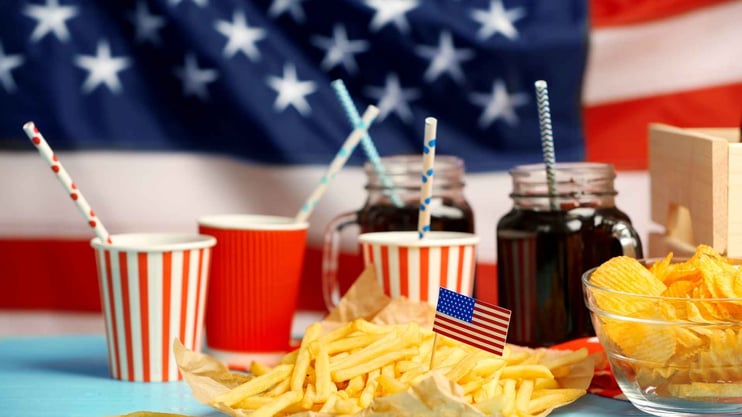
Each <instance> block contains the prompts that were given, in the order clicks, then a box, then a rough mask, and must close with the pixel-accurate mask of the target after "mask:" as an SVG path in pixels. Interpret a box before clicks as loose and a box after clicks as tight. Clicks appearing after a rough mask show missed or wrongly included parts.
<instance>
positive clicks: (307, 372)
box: [176, 319, 593, 417]
mask: <svg viewBox="0 0 742 417" xmlns="http://www.w3.org/2000/svg"><path fill="white" fill-rule="evenodd" d="M176 350H177V349H176ZM431 364H432V367H431ZM578 365H579V366H581V367H583V368H585V365H587V366H586V368H587V369H588V370H589V371H590V372H591V371H592V366H593V365H592V360H590V359H589V358H588V352H587V350H586V349H581V350H577V351H548V350H547V349H537V350H532V349H526V348H520V347H517V346H512V345H508V346H506V349H505V352H504V354H503V356H502V357H500V356H495V355H493V354H490V353H487V352H485V351H482V350H479V349H476V348H474V347H471V346H469V345H466V344H463V343H460V342H457V341H454V340H452V339H448V338H446V337H444V336H441V335H437V336H436V334H435V333H433V332H432V331H431V330H428V329H424V328H421V327H420V326H419V325H418V324H417V323H414V322H413V323H407V324H375V323H372V322H369V321H366V320H364V319H356V320H354V321H352V322H348V323H345V324H342V325H340V326H338V327H336V328H334V329H332V330H329V331H323V329H322V324H321V323H314V324H312V325H310V326H309V327H308V328H307V330H306V332H305V335H304V337H303V339H302V341H301V344H300V346H299V348H298V349H296V350H295V351H293V352H291V353H289V354H287V355H286V356H285V357H284V358H283V359H282V360H281V361H280V362H279V363H278V364H277V365H275V366H273V367H268V366H265V365H263V364H261V363H257V362H254V363H253V364H252V365H251V369H250V371H251V372H250V376H249V377H247V379H246V380H245V381H243V382H241V383H239V384H232V385H231V387H230V388H229V389H225V390H223V391H221V393H220V394H218V395H215V396H213V397H212V398H211V399H210V400H209V401H208V402H209V403H210V404H211V405H213V406H214V407H216V408H218V409H220V410H222V411H224V412H227V413H229V414H230V415H235V416H240V415H249V416H251V417H269V416H276V415H289V414H294V413H299V412H303V411H313V412H321V413H329V414H333V415H353V414H356V413H359V412H364V413H371V415H373V413H374V412H375V411H374V410H376V411H378V412H379V413H381V409H384V410H387V411H386V412H389V409H397V408H399V407H401V406H403V405H404V407H403V408H405V407H410V406H411V405H410V404H408V403H409V402H410V401H412V402H415V404H416V405H415V407H417V408H419V409H418V410H417V412H418V413H419V414H416V415H421V416H423V415H430V416H433V415H436V413H437V412H440V411H441V409H440V407H443V406H444V405H445V407H458V410H459V411H457V414H453V415H480V414H485V415H494V414H496V413H498V412H499V413H500V414H501V415H504V416H535V415H546V414H548V412H550V411H551V409H553V408H556V407H560V406H563V405H566V404H568V403H570V402H572V401H574V400H575V399H577V398H579V397H581V396H582V395H584V394H585V392H586V391H585V388H586V387H585V386H584V384H573V383H570V382H572V381H571V379H570V374H571V372H572V369H573V368H574V367H577V366H578ZM186 380H188V378H186ZM442 385H449V386H451V387H452V388H451V390H452V391H451V392H452V394H451V395H450V397H449V396H446V395H444V396H443V397H444V398H445V401H444V400H443V399H441V398H438V396H440V395H443V394H441V393H440V392H438V391H437V390H435V389H434V388H435V387H441V386H442ZM426 387H427V388H426ZM446 390H447V389H444V390H443V391H444V392H445V391H446ZM435 398H438V399H435ZM382 399H383V401H382ZM441 401H443V403H442V402H441ZM444 403H445V404H444ZM405 404H406V405H405ZM395 407H396V408H395ZM408 411H409V410H408ZM406 413H407V412H401V411H400V413H398V414H396V415H400V416H401V415H405V414H406ZM366 415H367V414H366ZM387 415H389V414H387Z"/></svg>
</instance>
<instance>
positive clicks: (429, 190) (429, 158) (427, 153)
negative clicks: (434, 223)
mask: <svg viewBox="0 0 742 417" xmlns="http://www.w3.org/2000/svg"><path fill="white" fill-rule="evenodd" d="M437 128H438V120H436V118H434V117H426V118H425V138H424V139H423V140H424V142H423V173H422V185H421V187H420V214H419V215H418V218H417V232H418V236H419V238H420V239H424V238H425V236H426V235H427V233H428V232H430V218H431V213H430V209H431V208H430V203H431V202H432V200H433V177H434V175H435V168H434V167H433V166H434V164H435V145H436V137H435V136H436V131H437Z"/></svg>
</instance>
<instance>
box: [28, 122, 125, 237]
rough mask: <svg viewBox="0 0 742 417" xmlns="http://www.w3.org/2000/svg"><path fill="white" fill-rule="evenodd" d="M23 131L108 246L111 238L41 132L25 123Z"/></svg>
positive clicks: (31, 123) (32, 125)
mask: <svg viewBox="0 0 742 417" xmlns="http://www.w3.org/2000/svg"><path fill="white" fill-rule="evenodd" d="M23 131H24V132H26V136H28V138H29V139H31V142H32V143H33V144H34V145H35V146H36V149H37V150H38V151H39V154H40V155H41V156H42V157H43V158H44V159H46V162H47V163H49V166H50V167H51V168H52V171H53V172H54V173H55V174H56V176H57V179H58V180H59V182H60V183H61V184H62V186H63V187H64V189H65V190H66V191H67V194H69V196H70V198H72V201H74V202H75V204H76V205H77V208H78V209H79V210H80V213H81V214H82V215H83V217H84V218H85V219H86V220H87V221H88V225H90V227H92V228H93V230H94V231H95V235H96V236H98V238H99V239H100V240H101V242H103V243H108V244H110V243H111V237H110V236H109V235H108V231H107V230H106V228H105V227H104V226H103V223H102V222H101V221H100V219H99V218H97V217H96V215H95V212H94V211H93V209H92V208H91V207H90V204H88V201H87V200H86V199H85V196H83V195H82V192H81V191H80V189H79V188H77V185H75V183H74V182H73V181H72V178H70V176H69V174H67V170H66V169H64V167H63V166H62V163H61V162H60V161H59V159H58V158H57V155H55V154H54V151H53V150H52V148H51V147H50V146H49V144H48V143H46V140H45V139H44V136H42V135H41V132H39V129H38V128H37V127H36V125H35V124H34V123H33V122H27V123H26V124H24V125H23Z"/></svg>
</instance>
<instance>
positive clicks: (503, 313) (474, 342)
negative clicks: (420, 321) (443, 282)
mask: <svg viewBox="0 0 742 417" xmlns="http://www.w3.org/2000/svg"><path fill="white" fill-rule="evenodd" d="M509 326H510V310H508V309H505V308H502V307H499V306H496V305H494V304H490V303H485V302H482V301H479V300H477V299H474V298H471V297H467V296H465V295H462V294H459V293H457V292H454V291H451V290H448V289H446V288H443V287H441V288H440V290H439V292H438V303H437V305H436V311H435V318H434V320H433V331H435V332H436V333H438V334H441V335H443V336H447V337H450V338H452V339H455V340H458V341H460V342H463V343H466V344H469V345H471V346H474V347H477V348H479V349H482V350H485V351H487V352H491V353H494V354H496V355H502V351H503V349H504V348H505V341H506V339H507V335H508V327H509Z"/></svg>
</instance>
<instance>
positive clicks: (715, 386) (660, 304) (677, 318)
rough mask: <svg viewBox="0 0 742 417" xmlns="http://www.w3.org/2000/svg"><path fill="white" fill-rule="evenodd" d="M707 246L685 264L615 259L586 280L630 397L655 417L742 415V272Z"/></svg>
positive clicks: (597, 322) (600, 330) (596, 320)
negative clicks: (675, 416)
mask: <svg viewBox="0 0 742 417" xmlns="http://www.w3.org/2000/svg"><path fill="white" fill-rule="evenodd" d="M736 263H738V262H735V261H732V260H729V259H727V258H725V257H723V256H721V255H720V254H719V253H717V252H716V251H714V250H713V249H712V248H711V247H709V246H705V245H701V246H699V247H698V248H697V250H696V253H695V254H694V255H693V256H692V257H690V258H687V259H673V256H672V254H670V255H668V256H667V257H665V258H664V259H658V260H655V261H638V260H636V259H633V258H628V257H623V256H620V257H615V258H612V259H610V260H608V261H606V262H605V263H603V264H602V265H600V266H599V267H597V268H593V269H591V270H589V271H587V272H586V273H585V274H584V275H583V278H582V282H583V289H584V294H585V303H586V305H587V307H588V309H589V310H590V312H591V317H592V321H593V325H594V327H595V331H596V334H597V336H598V338H599V339H600V343H601V344H602V345H603V347H604V349H605V351H606V354H607V355H608V360H609V362H610V365H611V369H612V371H613V373H614V375H615V377H616V381H617V382H618V384H619V386H620V387H621V390H622V391H623V393H624V395H626V397H627V398H628V399H629V401H631V403H632V404H634V406H636V407H637V408H639V409H640V410H642V411H645V412H647V413H650V414H655V415H661V416H671V415H684V416H691V415H707V416H708V415H740V414H742V268H739V267H738V266H737V265H736Z"/></svg>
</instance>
